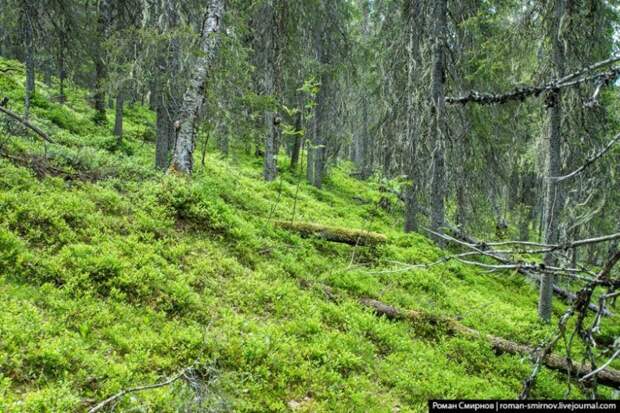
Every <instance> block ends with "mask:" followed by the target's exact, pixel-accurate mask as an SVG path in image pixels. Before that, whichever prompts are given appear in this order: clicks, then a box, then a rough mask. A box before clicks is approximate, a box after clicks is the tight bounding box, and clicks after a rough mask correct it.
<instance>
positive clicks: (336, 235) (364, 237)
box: [275, 221, 387, 246]
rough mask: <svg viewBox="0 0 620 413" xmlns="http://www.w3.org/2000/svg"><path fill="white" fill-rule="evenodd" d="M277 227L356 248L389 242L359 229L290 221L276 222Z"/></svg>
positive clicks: (384, 237)
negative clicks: (356, 246) (357, 246)
mask: <svg viewBox="0 0 620 413" xmlns="http://www.w3.org/2000/svg"><path fill="white" fill-rule="evenodd" d="M275 225H277V226H278V227H280V228H283V229H286V230H289V231H294V232H298V233H299V234H301V236H303V237H315V238H320V239H323V240H326V241H330V242H339V243H342V244H348V245H354V246H355V245H360V246H373V245H377V244H382V243H385V242H387V237H386V236H385V235H383V234H379V233H377V232H371V231H363V230H358V229H348V228H339V227H329V226H325V225H319V224H313V223H302V222H289V221H276V222H275Z"/></svg>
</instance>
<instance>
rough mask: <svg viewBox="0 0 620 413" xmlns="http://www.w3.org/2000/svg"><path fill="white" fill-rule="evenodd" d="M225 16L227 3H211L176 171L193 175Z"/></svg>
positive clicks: (182, 119)
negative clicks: (206, 94)
mask: <svg viewBox="0 0 620 413" xmlns="http://www.w3.org/2000/svg"><path fill="white" fill-rule="evenodd" d="M223 14H224V0H210V1H209V14H208V16H207V20H206V22H205V24H204V26H203V30H202V39H201V42H200V46H201V50H202V55H201V56H200V57H198V58H197V59H196V63H195V68H194V70H193V72H192V76H191V80H190V83H189V86H188V88H187V90H186V91H185V94H184V96H183V103H182V105H181V108H180V110H179V133H178V137H177V141H176V145H175V150H174V157H173V159H172V165H171V166H170V169H171V170H172V171H176V172H181V173H184V174H191V173H192V170H193V164H194V162H193V160H194V159H193V158H194V148H195V144H196V143H195V140H194V136H195V133H194V132H195V131H194V128H195V125H194V123H195V120H196V117H197V116H198V113H199V111H200V109H201V108H202V104H203V101H204V88H205V84H206V81H207V76H208V74H209V69H210V68H211V65H212V63H213V60H214V58H215V54H216V51H217V47H218V38H217V35H218V32H219V31H220V28H221V24H222V17H223Z"/></svg>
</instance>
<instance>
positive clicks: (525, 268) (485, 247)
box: [425, 228, 620, 316]
mask: <svg viewBox="0 0 620 413" xmlns="http://www.w3.org/2000/svg"><path fill="white" fill-rule="evenodd" d="M425 230H426V231H427V232H429V233H431V234H433V235H435V236H437V237H440V238H442V239H444V240H446V241H448V242H451V243H453V244H457V245H461V246H464V247H466V248H469V249H470V250H472V251H475V252H477V253H479V254H480V255H482V256H485V257H489V258H492V259H494V260H496V261H498V262H499V263H500V264H502V265H504V266H507V267H505V268H495V269H514V270H516V271H517V272H518V273H519V274H522V275H524V276H526V277H528V278H530V279H532V280H534V281H536V282H540V277H539V276H538V275H537V274H544V273H554V274H555V273H557V271H556V270H557V269H558V268H556V267H544V268H543V267H541V266H533V265H531V264H527V263H515V262H513V261H512V260H511V259H510V258H509V257H508V256H506V255H505V254H503V253H499V252H497V251H494V250H493V249H492V248H491V245H493V243H483V242H471V241H475V240H473V239H471V238H470V237H468V238H470V241H469V242H468V241H462V240H459V239H456V238H454V237H451V236H449V235H447V234H443V233H439V232H435V231H432V230H430V229H428V228H425ZM617 235H618V236H620V234H617ZM609 239H615V238H614V237H613V236H605V237H599V238H590V239H587V240H580V241H575V242H573V244H575V246H581V245H587V244H589V243H594V242H602V240H606V241H607V240H609ZM510 242H512V243H516V242H520V241H506V242H502V243H495V245H499V244H502V245H506V244H507V243H510ZM540 245H545V244H540ZM555 247H557V248H554V250H555V249H560V247H559V246H555ZM550 248H551V247H550ZM467 263H468V264H474V262H467ZM475 265H478V266H485V267H488V266H490V264H484V263H475ZM491 267H493V266H491ZM492 269H493V268H492ZM563 274H566V272H565V271H564V272H563ZM588 281H590V280H588ZM553 292H554V294H555V295H557V296H558V297H559V298H561V299H563V300H564V301H566V302H567V303H568V304H572V303H574V302H575V301H576V300H577V298H578V297H577V295H576V294H573V293H571V292H570V291H567V290H564V289H562V288H560V287H558V286H557V285H554V286H553ZM587 307H588V308H589V309H590V310H591V311H593V312H595V313H597V312H598V311H599V308H598V307H597V306H596V305H595V304H592V303H589V304H588V306H587ZM603 314H604V315H605V316H611V315H612V313H611V312H610V311H608V310H607V309H604V310H603Z"/></svg>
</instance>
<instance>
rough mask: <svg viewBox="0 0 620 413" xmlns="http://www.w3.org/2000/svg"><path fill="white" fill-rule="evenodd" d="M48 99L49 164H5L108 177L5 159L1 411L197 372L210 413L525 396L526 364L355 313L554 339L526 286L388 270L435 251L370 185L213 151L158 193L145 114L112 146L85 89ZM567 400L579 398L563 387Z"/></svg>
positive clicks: (0, 133)
mask: <svg viewBox="0 0 620 413" xmlns="http://www.w3.org/2000/svg"><path fill="white" fill-rule="evenodd" d="M0 64H1V65H3V66H5V67H7V66H12V67H13V66H14V67H15V68H16V70H15V71H14V72H11V73H12V74H11V75H9V76H2V77H0V91H1V93H2V94H5V95H8V96H10V97H11V108H12V109H13V110H15V111H19V110H20V102H21V97H22V96H21V92H20V91H21V85H22V84H23V70H22V69H21V67H20V66H18V65H16V64H15V63H14V62H9V61H0ZM53 87H54V85H52V88H53ZM52 94H53V93H52V89H50V88H49V87H48V86H46V85H44V84H41V83H37V95H36V96H37V98H35V99H34V105H35V109H34V110H33V118H34V119H35V121H36V122H37V123H38V124H40V125H41V127H43V128H45V129H46V130H49V132H50V134H51V135H52V136H53V137H54V139H55V140H56V142H58V143H57V144H54V145H48V147H47V148H45V147H44V145H42V144H41V143H40V142H38V141H36V140H34V139H32V138H31V137H29V136H28V134H27V133H25V132H24V131H21V130H19V128H17V127H16V126H15V125H10V126H8V125H5V126H2V127H1V128H0V140H1V142H2V148H3V150H4V151H6V153H21V154H31V155H32V154H39V155H45V156H46V159H48V160H49V162H50V163H51V164H53V165H54V166H55V167H58V168H63V170H66V171H69V172H71V171H73V172H75V171H99V172H101V173H100V174H98V175H97V176H99V177H100V179H95V180H90V181H88V180H87V181H84V180H80V179H67V177H66V176H64V177H63V176H54V174H51V173H50V174H47V175H46V174H44V175H43V176H37V175H36V174H35V172H33V170H32V168H29V167H28V166H27V165H15V164H14V162H12V161H11V160H9V159H2V160H0V274H1V276H0V308H2V311H0V411H7V412H69V411H84V410H85V409H86V408H87V407H89V406H92V405H93V403H94V402H95V401H96V400H101V399H102V398H104V397H106V396H108V395H110V394H113V393H115V392H117V391H119V390H120V389H122V388H127V387H132V386H136V385H140V384H148V383H155V382H157V381H159V380H162V379H163V378H165V377H169V376H171V375H173V374H174V373H175V372H177V371H179V370H180V369H182V368H184V367H188V366H192V365H199V366H209V367H208V376H209V380H206V379H205V383H209V387H208V389H207V390H206V394H209V397H207V398H205V399H203V404H202V407H201V408H202V409H203V410H204V411H230V410H234V411H242V412H243V411H246V412H250V411H257V412H258V411H260V412H264V411H290V410H294V411H307V412H321V411H324V412H327V411H330V412H332V411H355V412H358V411H359V412H362V411H368V412H370V411H372V412H395V411H401V412H405V411H425V410H426V400H427V399H430V398H514V397H515V396H516V395H517V394H518V392H519V390H520V387H521V382H522V380H523V379H524V378H525V377H527V375H528V374H529V372H530V368H531V363H530V361H529V360H528V359H527V358H524V357H518V356H511V355H496V354H494V353H493V351H492V349H491V348H490V346H489V345H488V344H487V343H485V342H484V341H476V340H472V339H469V338H467V339H465V338H462V337H458V336H451V335H449V334H444V333H445V332H442V331H438V330H435V329H433V328H431V327H430V326H428V325H422V324H420V325H418V324H416V325H411V324H407V323H405V322H391V321H388V320H386V319H383V318H379V317H377V316H375V315H373V314H372V313H371V312H369V311H368V310H367V309H364V308H363V307H361V306H360V305H359V304H358V303H357V300H356V298H358V297H361V296H367V297H373V298H377V299H380V300H382V301H384V302H387V303H390V304H391V305H394V306H397V307H400V308H403V309H408V308H409V309H423V310H426V311H428V312H430V313H433V314H437V315H444V316H450V317H454V318H457V319H459V320H460V321H461V322H462V323H463V324H465V325H467V326H470V327H472V328H475V329H478V330H480V331H481V332H484V333H490V334H494V335H497V336H503V337H505V338H509V339H511V340H514V341H518V342H523V343H531V344H534V345H537V344H539V343H541V342H542V341H543V340H544V339H545V338H546V337H548V335H549V334H550V331H551V330H550V328H548V327H545V326H542V325H540V324H539V322H538V321H537V318H536V291H535V288H533V286H532V285H531V284H529V283H528V282H527V281H525V280H523V279H522V278H521V277H520V276H518V275H515V274H507V273H505V274H501V275H497V274H482V273H480V270H478V269H476V268H472V267H468V266H465V265H462V264H459V263H455V262H448V263H445V264H441V265H436V266H432V267H429V268H426V269H423V268H417V269H409V270H396V269H394V262H400V263H408V264H418V263H430V262H433V261H435V260H437V259H438V258H440V257H441V256H443V255H444V254H445V252H443V251H441V250H439V249H438V248H436V247H435V246H434V245H433V244H432V243H431V242H430V241H429V240H428V239H427V238H425V237H424V236H422V235H418V234H410V235H405V234H402V233H401V231H400V227H401V222H400V220H399V218H398V217H400V216H401V215H402V213H401V211H400V206H399V204H398V200H397V199H396V198H395V197H392V196H391V195H389V194H386V193H383V192H381V190H380V187H381V184H380V183H379V182H375V181H372V180H371V181H370V182H360V181H357V180H355V179H353V178H351V177H350V176H349V171H348V169H347V167H341V168H333V169H331V170H330V174H329V178H328V179H327V181H326V184H325V187H324V188H323V189H320V190H319V189H316V188H313V187H310V186H308V185H307V184H306V183H304V182H303V179H302V178H301V177H300V176H299V175H298V174H297V173H295V172H287V171H282V175H281V177H280V178H279V179H278V180H277V181H275V182H272V183H265V182H263V181H262V180H261V162H260V160H257V159H256V158H254V157H253V156H250V155H238V156H237V157H236V158H235V160H228V159H221V157H220V156H219V155H217V154H215V153H213V154H208V155H207V159H206V166H205V167H204V168H202V167H199V168H198V170H197V171H196V172H195V173H194V175H193V177H192V178H191V179H187V178H182V177H175V176H166V175H163V174H161V173H158V172H155V171H154V169H153V165H152V164H153V158H154V157H153V152H154V148H153V145H152V143H151V141H152V130H151V129H152V126H151V125H152V123H153V115H152V113H151V112H150V111H148V110H146V109H145V108H142V107H139V106H135V107H130V108H128V110H127V114H126V118H125V120H126V130H127V131H128V133H127V135H126V137H125V143H124V145H123V148H121V149H118V148H114V147H113V146H112V144H111V142H112V140H113V137H112V136H111V131H110V127H109V126H96V125H95V124H94V123H93V122H92V116H93V113H94V111H93V110H92V108H90V107H89V106H88V104H87V100H86V96H85V94H84V92H82V91H81V90H80V89H78V88H75V87H71V88H69V92H68V102H67V104H66V105H60V104H58V103H52V102H51V100H50V99H49V97H50V96H52ZM110 117H111V114H110ZM298 187H299V190H298ZM382 198H386V199H387V201H386V200H384V201H383V202H380V201H381V199H382ZM386 202H387V204H388V205H389V206H390V209H389V210H388V209H385V205H386ZM293 214H294V215H293ZM292 219H294V220H295V221H298V222H313V223H321V224H326V225H337V226H339V227H345V228H351V229H363V230H372V231H376V232H380V233H383V234H385V235H387V237H388V239H389V242H388V243H386V244H384V245H378V246H374V247H368V248H367V247H351V246H346V245H338V244H334V243H329V242H326V241H321V240H317V239H312V238H306V239H304V238H301V237H300V236H299V235H297V234H295V233H293V232H289V231H287V230H284V229H281V228H278V227H276V226H274V225H272V222H273V221H274V220H292ZM321 285H328V286H331V287H332V288H335V289H336V290H337V291H339V295H338V299H337V300H334V299H330V297H328V296H327V295H326V293H325V291H324V290H323V289H322V288H321ZM561 311H562V306H561V305H560V304H556V308H555V313H556V316H557V315H558V314H560V312H561ZM612 321H613V320H612ZM612 321H610V323H611V322H612ZM566 390H567V386H566V379H565V378H564V377H563V376H562V375H560V374H556V373H551V372H549V371H547V370H543V372H542V374H541V376H540V378H539V380H538V383H537V386H536V389H535V393H534V397H537V398H562V397H564V396H565V392H566ZM569 395H570V396H572V397H581V396H582V394H581V393H580V391H579V389H577V388H575V387H572V389H571V390H570V393H569ZM194 396H195V394H194V393H192V391H191V388H189V387H188V386H187V385H185V384H183V383H182V382H178V383H175V384H174V385H173V386H171V387H163V388H160V389H155V390H150V391H147V392H142V393H136V394H134V395H133V396H132V397H126V398H124V399H123V400H122V401H121V402H120V403H119V405H118V406H117V408H118V409H119V410H120V411H130V410H131V409H132V408H136V407H137V406H141V408H140V410H139V411H152V412H168V411H170V412H172V411H181V408H182V406H185V407H184V408H188V407H187V406H189V404H191V403H192V400H194V399H195V397H194ZM188 403H189V404H188ZM189 409H190V410H191V408H189ZM134 411H136V410H134ZM191 411H198V410H191Z"/></svg>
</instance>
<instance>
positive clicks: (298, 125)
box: [291, 104, 304, 171]
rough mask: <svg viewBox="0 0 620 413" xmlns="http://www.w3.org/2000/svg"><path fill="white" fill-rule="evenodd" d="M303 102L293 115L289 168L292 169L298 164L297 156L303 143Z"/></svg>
mask: <svg viewBox="0 0 620 413" xmlns="http://www.w3.org/2000/svg"><path fill="white" fill-rule="evenodd" d="M302 132H303V104H302V105H300V108H299V112H297V116H295V139H294V141H293V148H292V151H291V170H292V171H294V170H295V169H296V168H297V165H298V164H299V156H300V152H301V148H302V145H303V139H304V137H303V136H302Z"/></svg>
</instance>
